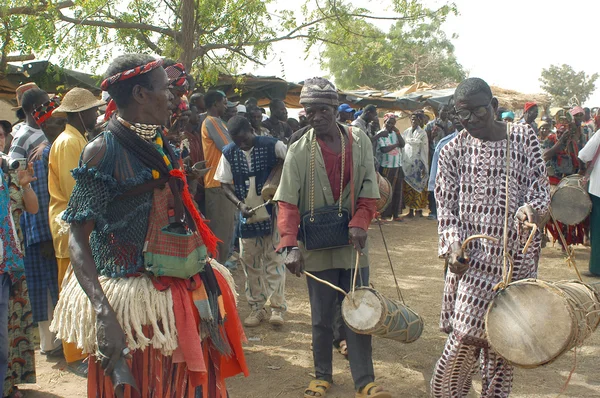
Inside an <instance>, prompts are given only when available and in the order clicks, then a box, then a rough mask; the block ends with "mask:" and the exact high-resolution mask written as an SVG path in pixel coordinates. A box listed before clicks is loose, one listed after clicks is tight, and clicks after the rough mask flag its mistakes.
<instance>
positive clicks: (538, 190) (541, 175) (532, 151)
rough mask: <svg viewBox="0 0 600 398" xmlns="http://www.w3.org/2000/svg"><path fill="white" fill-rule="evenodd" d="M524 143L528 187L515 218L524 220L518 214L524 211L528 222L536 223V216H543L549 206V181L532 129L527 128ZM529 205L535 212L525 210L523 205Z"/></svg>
mask: <svg viewBox="0 0 600 398" xmlns="http://www.w3.org/2000/svg"><path fill="white" fill-rule="evenodd" d="M527 132H528V136H527V137H526V141H525V145H527V154H528V155H529V158H528V162H527V167H528V168H529V170H528V177H529V178H528V187H527V192H526V194H525V198H524V202H525V203H524V204H523V206H522V207H521V208H519V210H517V218H519V219H520V220H524V218H523V216H519V213H520V212H523V213H525V215H526V216H527V218H528V220H527V221H529V222H532V223H537V222H538V216H544V215H545V214H546V213H547V212H548V211H549V208H550V182H549V180H548V175H547V173H546V163H545V162H544V159H543V157H542V150H541V149H540V144H539V141H538V140H537V137H536V136H535V132H534V131H533V129H531V128H530V129H528V131H527ZM527 206H530V207H531V208H533V210H535V213H537V214H535V213H533V214H532V213H531V212H529V211H526V210H525V209H524V207H527Z"/></svg>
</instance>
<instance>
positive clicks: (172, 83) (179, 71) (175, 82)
mask: <svg viewBox="0 0 600 398" xmlns="http://www.w3.org/2000/svg"><path fill="white" fill-rule="evenodd" d="M165 72H167V77H168V78H169V88H173V87H182V88H183V89H184V90H186V91H187V89H188V88H189V85H190V84H189V82H188V80H187V73H186V72H185V66H183V64H175V65H171V66H167V67H166V68H165Z"/></svg>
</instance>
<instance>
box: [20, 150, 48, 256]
mask: <svg viewBox="0 0 600 398" xmlns="http://www.w3.org/2000/svg"><path fill="white" fill-rule="evenodd" d="M49 154H50V145H48V146H47V147H46V148H44V151H43V152H42V158H41V159H40V160H36V161H35V162H33V171H34V173H35V176H36V177H37V180H35V181H33V182H32V183H31V188H33V191H34V192H35V194H36V196H37V198H38V203H39V211H38V212H37V214H31V213H27V212H25V213H23V217H22V221H21V226H22V228H23V232H25V239H26V241H25V243H26V246H31V245H34V244H36V243H41V242H46V241H52V234H51V233H50V224H49V222H48V209H49V206H50V194H49V193H48V158H49Z"/></svg>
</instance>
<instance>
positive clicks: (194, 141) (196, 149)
mask: <svg viewBox="0 0 600 398" xmlns="http://www.w3.org/2000/svg"><path fill="white" fill-rule="evenodd" d="M185 138H187V139H188V142H189V143H190V159H191V160H192V165H193V164H196V163H198V162H201V161H203V160H204V152H203V151H202V137H200V135H198V134H195V133H190V132H187V131H186V132H185ZM199 181H201V180H199Z"/></svg>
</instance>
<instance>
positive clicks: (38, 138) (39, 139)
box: [8, 124, 48, 159]
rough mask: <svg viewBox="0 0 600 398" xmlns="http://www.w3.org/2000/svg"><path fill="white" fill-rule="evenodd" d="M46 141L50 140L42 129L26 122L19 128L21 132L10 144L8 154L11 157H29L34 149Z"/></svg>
mask: <svg viewBox="0 0 600 398" xmlns="http://www.w3.org/2000/svg"><path fill="white" fill-rule="evenodd" d="M46 141H48V140H47V139H46V136H45V135H44V132H43V131H42V130H40V129H35V128H33V127H30V126H28V125H26V124H25V125H23V127H21V128H20V129H19V132H18V133H17V134H16V135H15V138H14V139H13V141H12V143H11V144H10V150H9V151H8V156H9V157H10V158H11V159H22V158H29V155H31V152H32V151H33V149H34V148H37V146H38V145H40V144H42V143H43V142H46Z"/></svg>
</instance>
